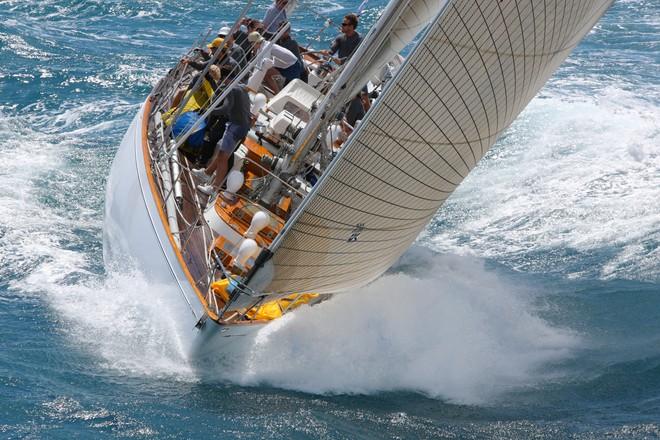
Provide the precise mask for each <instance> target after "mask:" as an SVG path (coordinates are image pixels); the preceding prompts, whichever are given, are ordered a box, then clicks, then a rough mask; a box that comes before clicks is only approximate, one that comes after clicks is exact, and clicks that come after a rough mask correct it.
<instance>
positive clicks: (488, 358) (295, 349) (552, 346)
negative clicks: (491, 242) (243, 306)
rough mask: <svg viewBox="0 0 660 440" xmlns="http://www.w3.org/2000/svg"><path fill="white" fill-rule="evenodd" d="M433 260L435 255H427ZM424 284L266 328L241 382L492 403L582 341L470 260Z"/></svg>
mask: <svg viewBox="0 0 660 440" xmlns="http://www.w3.org/2000/svg"><path fill="white" fill-rule="evenodd" d="M425 258H426V257H425ZM426 263H427V264H429V265H430V271H428V272H426V275H425V276H424V277H423V278H417V277H414V276H412V275H409V274H397V275H387V276H384V277H383V278H381V279H379V280H377V281H376V282H374V283H373V284H371V285H370V286H368V287H366V288H363V289H360V290H359V291H355V292H350V294H344V295H337V296H336V297H334V298H333V299H332V300H330V301H327V302H325V303H322V304H320V305H318V306H315V307H311V308H303V309H301V310H298V311H296V312H295V314H294V315H293V316H289V317H288V320H286V321H283V322H278V323H275V324H274V325H273V326H269V327H266V328H265V329H264V330H262V331H261V332H260V334H259V338H258V342H257V345H256V346H255V348H254V351H253V355H252V358H251V359H250V361H249V364H248V366H247V369H246V371H247V373H246V374H244V375H239V377H237V378H235V379H236V380H238V381H240V383H243V384H261V383H267V384H271V385H274V386H279V387H284V388H290V389H295V390H301V391H306V392H313V393H349V394H352V393H374V392H382V391H396V390H408V391H410V390H412V391H418V392H421V393H424V394H427V395H429V396H433V397H440V398H443V399H448V400H451V401H455V402H461V403H484V402H488V401H489V400H491V399H494V398H497V396H499V395H500V394H501V393H503V392H505V391H509V390H511V389H516V388H519V387H524V386H529V385H536V384H538V383H539V382H541V381H543V380H545V379H547V376H546V373H544V372H543V367H544V366H547V365H548V364H551V363H554V362H559V361H562V360H565V359H566V358H567V357H569V356H570V355H571V353H572V351H573V350H574V349H576V348H577V347H578V346H579V344H580V338H579V337H578V336H577V335H576V334H574V333H573V332H571V331H569V330H565V329H560V328H556V327H553V326H552V325H550V324H549V323H547V322H545V321H544V320H543V319H541V318H539V317H538V316H537V314H536V312H535V310H534V307H532V306H531V305H530V304H529V303H528V301H527V300H526V299H525V298H526V295H527V294H526V293H525V291H524V290H522V289H519V288H516V287H515V286H511V285H509V284H508V283H506V282H505V281H503V280H501V279H499V278H498V277H497V276H496V275H495V274H493V273H491V272H489V271H487V270H485V269H484V267H483V266H482V264H481V263H480V262H479V261H474V260H471V259H468V258H464V257H450V256H444V257H439V256H436V257H433V258H432V259H431V260H430V261H428V260H427V261H426Z"/></svg>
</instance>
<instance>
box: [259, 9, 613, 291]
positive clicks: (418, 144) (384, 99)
mask: <svg viewBox="0 0 660 440" xmlns="http://www.w3.org/2000/svg"><path fill="white" fill-rule="evenodd" d="M611 2H612V0H544V1H543V2H539V1H536V0H506V1H501V0H500V1H497V0H456V1H452V2H450V3H449V5H447V7H446V8H445V9H444V10H443V11H442V13H441V14H440V15H439V16H438V17H436V18H435V19H434V20H433V22H432V24H431V26H429V28H428V30H427V32H426V34H425V36H424V37H423V39H422V40H421V41H420V43H419V44H418V45H417V46H416V48H415V49H414V51H413V52H412V54H411V55H410V57H409V58H408V60H407V61H406V63H405V64H404V66H403V67H402V68H401V70H400V71H399V73H398V75H397V76H396V77H395V79H394V80H392V81H391V84H389V85H388V87H387V88H386V90H385V91H384V92H383V94H382V96H381V97H380V98H379V100H378V101H377V102H376V104H375V105H374V107H373V108H372V110H371V111H370V112H369V114H368V116H367V118H365V120H364V121H363V122H362V124H361V125H360V127H359V129H358V130H357V131H356V132H355V133H354V134H353V136H352V137H351V138H350V139H349V141H348V142H347V143H346V145H345V146H344V147H343V149H342V150H341V152H340V154H339V156H338V157H337V158H335V160H334V161H333V163H332V164H331V166H330V168H329V169H328V171H326V173H325V174H324V176H323V177H322V179H321V180H320V181H319V183H317V185H316V187H315V188H314V190H313V192H312V194H311V195H310V196H309V197H310V201H309V202H308V203H305V204H304V205H303V207H302V208H301V209H302V211H301V212H300V213H299V215H296V216H295V217H294V220H293V221H294V223H293V224H292V225H291V227H290V228H289V229H288V230H287V232H286V235H284V236H283V237H282V238H281V239H280V240H279V241H278V245H277V248H276V249H274V254H273V256H272V258H271V260H270V261H269V262H268V264H267V266H268V270H265V271H264V272H266V273H268V274H269V277H268V278H269V281H268V283H265V285H264V292H273V293H288V292H305V291H314V292H319V293H331V292H337V291H340V290H344V289H348V288H351V287H355V286H358V285H362V284H365V283H367V282H369V281H371V280H373V279H375V278H376V277H378V276H379V275H381V274H382V273H383V272H384V271H385V270H387V268H388V267H390V265H391V264H392V263H394V262H395V261H396V259H397V258H398V257H399V256H400V255H401V254H402V253H403V252H404V251H405V250H406V249H407V248H408V247H409V246H410V244H411V243H412V242H413V241H414V240H415V238H416V237H417V235H418V234H419V232H420V231H421V230H422V229H423V228H424V227H425V225H426V224H427V223H428V221H429V220H430V219H431V218H432V217H433V215H434V214H435V213H436V211H437V210H438V208H439V207H440V206H441V205H442V203H443V202H444V201H445V200H446V199H447V197H449V195H450V194H451V193H452V192H453V191H454V189H455V188H456V187H457V186H458V185H459V184H460V183H461V181H462V180H463V179H464V178H465V177H466V176H467V174H468V173H469V172H470V170H471V169H472V168H474V166H475V165H476V164H477V162H478V161H479V160H480V159H481V158H482V157H483V155H484V154H485V152H486V151H487V150H488V149H489V148H490V147H491V146H492V145H493V144H494V143H495V141H496V139H497V137H498V136H499V135H500V134H501V133H502V131H503V130H505V129H506V128H507V127H508V126H509V124H511V122H512V121H513V120H514V118H515V117H516V116H517V115H518V114H519V113H520V112H521V111H522V110H523V108H524V107H525V106H526V105H527V103H528V102H529V101H530V100H531V99H532V98H533V97H534V95H535V94H536V93H537V92H538V90H539V89H540V88H541V87H542V86H543V84H544V83H545V82H546V81H547V79H548V78H549V77H550V75H551V74H552V73H553V72H554V71H555V69H556V68H557V67H558V66H559V64H560V63H561V62H562V61H563V60H564V59H565V58H566V57H567V56H568V54H569V53H570V52H571V50H572V49H573V48H575V46H576V45H577V44H578V43H579V41H580V40H581V39H582V37H583V36H584V35H585V34H586V33H587V32H588V31H589V30H590V29H591V28H592V26H593V25H594V24H595V23H596V21H597V20H598V18H599V17H600V16H601V15H602V14H603V13H604V12H605V11H606V10H607V8H608V7H609V5H610V4H611Z"/></svg>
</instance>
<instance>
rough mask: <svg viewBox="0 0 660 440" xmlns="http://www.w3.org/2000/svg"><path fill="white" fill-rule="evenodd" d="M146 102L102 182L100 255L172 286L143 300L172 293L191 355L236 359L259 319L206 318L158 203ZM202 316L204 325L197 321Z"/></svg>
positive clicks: (157, 281)
mask: <svg viewBox="0 0 660 440" xmlns="http://www.w3.org/2000/svg"><path fill="white" fill-rule="evenodd" d="M145 106H146V104H143V105H142V107H141V108H140V111H139V112H138V114H137V115H136V116H135V118H134V119H133V122H132V123H131V125H130V127H129V129H128V131H127V132H126V134H125V136H124V138H123V140H122V143H121V145H120V147H119V150H118V152H117V154H116V156H115V159H114V162H113V164H112V169H111V172H110V177H109V179H108V184H107V188H106V203H105V227H104V247H103V249H104V259H105V262H106V264H107V265H115V264H116V263H117V262H121V263H123V264H122V266H123V267H126V266H127V265H126V262H127V260H128V261H129V262H130V265H132V266H134V267H137V268H138V269H139V270H140V271H141V272H142V273H143V274H144V275H145V276H146V278H147V279H148V280H150V281H152V282H153V283H154V285H161V286H172V287H173V288H172V289H158V291H154V292H144V300H145V301H150V300H151V296H150V295H157V294H169V295H174V296H176V299H173V301H176V302H180V306H179V307H181V308H182V310H183V309H185V310H186V311H187V312H186V314H182V316H188V317H189V318H188V320H187V322H185V323H183V325H182V326H181V327H183V328H189V329H190V334H189V335H182V339H183V340H187V341H190V344H189V345H190V346H189V350H190V353H191V355H192V356H193V357H194V358H195V359H201V358H207V357H208V356H207V354H208V355H212V357H213V358H214V361H221V359H224V360H227V361H228V360H229V359H236V356H240V355H243V354H245V351H246V350H247V349H249V348H250V347H251V346H252V344H251V340H252V338H253V336H254V334H255V333H256V331H257V330H258V329H259V328H261V327H263V325H259V324H253V325H220V324H218V323H216V322H215V321H213V320H212V319H205V318H206V317H205V311H204V306H203V305H202V303H201V300H200V298H199V296H198V295H199V293H198V292H196V289H195V288H194V287H193V286H192V285H191V281H190V278H189V274H188V273H187V270H186V269H185V268H184V266H183V262H182V260H180V254H179V255H178V252H177V251H176V250H175V248H174V246H173V242H172V241H171V236H170V234H169V232H168V230H167V229H166V226H165V224H166V223H164V220H163V219H164V217H163V215H162V213H161V211H162V209H161V208H160V206H159V205H158V204H157V202H156V199H155V198H154V194H153V193H152V187H151V185H150V180H149V179H150V177H149V175H148V169H147V164H146V163H145V161H146V160H147V158H145V155H144V148H143V142H144V136H145V128H144V127H143V124H144V123H146V121H145V119H144V115H145ZM200 320H203V321H204V325H201V326H199V325H197V324H198V323H199V322H200Z"/></svg>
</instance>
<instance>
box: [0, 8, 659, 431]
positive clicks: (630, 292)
mask: <svg viewBox="0 0 660 440" xmlns="http://www.w3.org/2000/svg"><path fill="white" fill-rule="evenodd" d="M256 3H257V4H258V6H259V8H260V10H265V8H266V6H267V4H268V1H265V0H261V1H257V2H256ZM359 3H361V2H360V1H358V0H350V1H343V2H338V1H327V0H318V1H315V2H308V1H304V2H303V7H301V8H300V9H299V10H298V11H297V12H296V13H295V14H294V16H293V18H292V22H293V27H294V30H295V33H296V36H297V39H298V40H299V42H301V43H303V44H307V43H309V44H311V45H312V46H313V47H324V46H325V45H326V44H327V41H329V39H330V38H331V37H332V34H331V32H326V33H325V34H324V35H323V37H322V38H321V41H316V40H314V38H313V37H314V36H315V35H316V34H317V33H318V30H319V29H320V28H321V26H322V25H323V22H324V20H325V18H327V17H330V18H332V19H334V20H335V22H339V20H340V19H341V17H342V16H343V15H344V14H345V13H347V12H349V11H353V10H355V8H356V7H357V6H358V4H359ZM241 4H242V2H239V1H230V0H223V1H217V2H216V1H209V0H195V1H191V0H179V1H177V2H165V1H161V0H112V1H108V0H42V1H39V2H36V1H28V0H0V55H1V60H2V61H1V62H0V139H2V142H1V143H0V164H2V166H1V167H0V189H1V191H0V263H1V264H0V438H63V439H64V438H66V439H69V438H126V437H130V438H202V437H212V438H350V439H353V438H471V439H479V438H551V439H555V438H586V439H601V438H658V437H660V247H659V245H660V201H659V200H660V109H659V105H660V69H659V68H658V66H659V65H660V4H659V3H658V2H657V0H636V1H632V0H619V1H616V2H615V4H614V6H613V7H612V8H611V9H610V11H609V12H608V13H607V14H606V15H605V16H604V17H603V19H602V20H601V22H600V23H599V24H598V25H597V27H596V28H595V30H594V31H593V32H591V33H590V35H589V36H588V37H587V38H586V40H585V41H584V42H583V43H582V44H581V45H580V46H579V47H578V48H577V50H576V51H575V52H574V53H573V54H572V55H571V57H570V58H569V59H568V60H567V62H566V63H564V65H563V66H562V67H561V68H560V70H559V71H558V72H557V74H556V75H555V76H554V77H553V78H552V79H551V80H550V82H549V83H548V85H547V86H546V87H545V88H544V89H543V90H542V91H541V93H540V94H539V96H537V97H536V98H535V99H534V100H533V101H532V103H531V104H530V105H529V107H528V108H527V109H526V110H525V111H524V113H523V114H522V115H521V116H520V118H519V119H518V120H517V121H516V122H515V123H514V124H513V126H512V127H511V128H510V129H509V130H508V131H507V132H506V133H505V135H504V136H503V137H502V139H501V140H500V141H499V142H498V144H497V145H496V146H495V147H494V148H493V150H492V151H491V152H490V153H489V154H488V155H487V157H486V158H485V159H484V160H483V161H482V162H481V163H480V165H479V167H478V168H477V169H476V170H475V172H474V173H473V174H472V175H471V176H470V177H469V178H468V179H467V180H466V181H465V183H464V184H463V185H462V186H461V187H460V189H459V190H458V191H457V192H456V194H455V195H454V196H453V197H452V198H451V199H450V201H449V202H448V203H447V204H446V205H445V207H444V208H443V209H442V210H441V211H440V212H439V213H438V214H437V216H436V217H435V219H434V220H433V222H432V223H431V224H430V225H429V227H428V228H427V230H426V231H425V232H424V233H423V234H422V235H421V236H420V237H419V240H418V242H417V243H416V245H415V246H414V247H413V248H412V249H411V250H410V251H409V252H408V253H407V254H406V255H405V256H404V257H403V258H402V260H401V261H400V262H399V263H398V264H397V265H396V267H394V268H393V269H392V270H391V271H390V272H389V273H388V274H387V275H386V276H384V277H383V278H382V279H380V280H378V281H376V282H375V283H373V284H372V285H370V286H368V287H366V288H364V289H360V291H357V292H352V294H350V295H342V296H337V297H335V298H333V299H332V300H330V301H327V302H325V303H322V304H320V305H319V306H317V307H314V308H306V309H302V310H300V311H297V312H296V313H295V314H293V315H290V316H289V317H288V319H286V320H285V321H283V322H279V323H278V324H277V325H274V326H271V327H269V328H268V330H267V331H265V332H263V334H260V338H259V339H258V341H257V342H256V344H255V346H254V348H253V350H252V356H251V357H250V359H249V360H248V361H247V362H246V363H245V364H237V365H235V368H233V369H232V371H200V370H199V369H198V368H195V367H194V366H193V365H192V364H191V362H190V360H189V359H187V358H186V356H185V348H184V347H183V346H182V344H183V343H182V341H181V336H180V335H181V331H180V329H179V328H178V327H177V321H176V316H177V313H178V311H177V310H172V309H171V308H170V307H168V304H167V300H166V299H165V298H161V297H159V296H158V295H153V294H152V293H153V292H155V293H157V292H158V288H157V286H150V285H149V284H148V283H147V282H146V281H145V280H144V279H143V278H142V277H141V275H140V274H139V273H135V272H133V271H129V270H123V271H122V270H110V269H106V268H105V267H104V265H103V256H102V231H103V204H104V192H105V180H106V177H107V173H108V171H109V166H110V163H111V160H112V157H113V155H114V152H115V151H116V148H117V146H118V144H119V141H120V138H121V136H122V135H123V133H124V131H125V130H126V128H127V126H128V124H129V122H130V120H131V118H132V116H133V115H134V113H135V112H136V111H137V109H138V107H139V105H140V103H141V102H142V100H143V99H144V98H145V96H146V95H147V94H148V93H149V91H150V89H151V87H153V85H154V84H155V83H156V81H157V80H158V79H159V78H160V77H161V76H162V75H163V74H164V73H165V72H166V71H167V70H168V68H170V67H171V66H172V65H173V63H174V62H175V61H176V59H177V57H179V56H180V55H181V54H182V53H183V52H184V51H185V50H186V48H188V47H189V46H190V45H192V44H193V43H194V42H195V40H197V39H198V37H199V36H200V34H202V35H205V34H206V32H207V31H208V29H210V28H213V29H217V28H218V27H219V26H220V25H221V24H222V23H223V22H228V21H229V20H231V19H232V18H233V17H234V15H235V14H237V11H238V9H239V7H240V5H241ZM383 6H384V1H383V0H378V1H370V2H369V3H368V5H367V10H366V12H365V14H364V20H363V21H364V24H365V26H367V25H368V24H369V23H373V21H374V20H375V18H376V17H377V14H378V12H379V11H380V10H381V9H382V7H383ZM145 292H148V293H149V295H146V294H145Z"/></svg>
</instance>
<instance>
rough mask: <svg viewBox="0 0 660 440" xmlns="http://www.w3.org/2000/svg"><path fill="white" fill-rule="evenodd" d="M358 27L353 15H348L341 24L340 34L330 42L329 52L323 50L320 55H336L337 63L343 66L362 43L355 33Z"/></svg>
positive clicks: (355, 16) (355, 17) (358, 35)
mask: <svg viewBox="0 0 660 440" xmlns="http://www.w3.org/2000/svg"><path fill="white" fill-rule="evenodd" d="M357 26H358V18H357V15H355V14H348V15H347V16H345V17H344V19H343V20H342V22H341V34H339V35H338V36H337V38H335V41H333V42H332V46H330V50H323V51H321V53H323V54H324V55H334V54H337V58H338V59H337V60H336V61H337V63H338V64H343V63H344V62H345V61H347V60H348V59H349V58H350V57H351V55H353V53H354V52H355V49H357V47H358V46H359V45H360V43H361V42H362V37H361V36H360V34H359V33H358V32H357V31H356V29H357Z"/></svg>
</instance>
